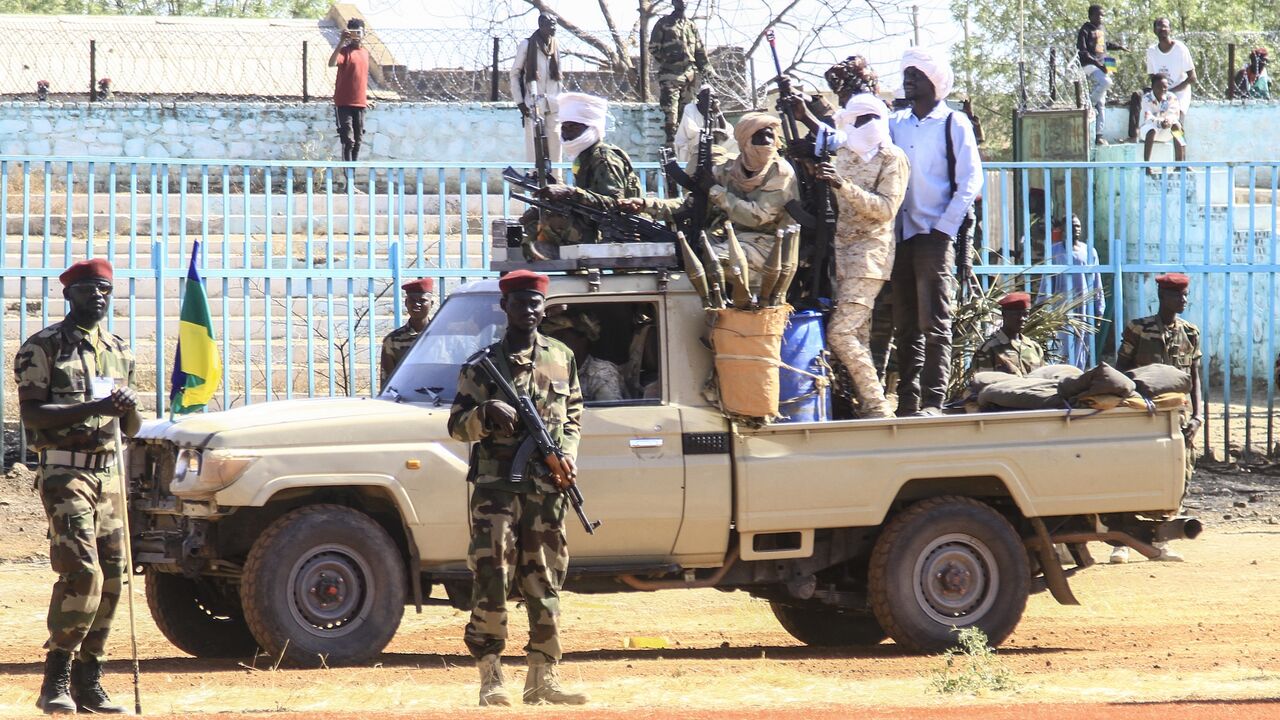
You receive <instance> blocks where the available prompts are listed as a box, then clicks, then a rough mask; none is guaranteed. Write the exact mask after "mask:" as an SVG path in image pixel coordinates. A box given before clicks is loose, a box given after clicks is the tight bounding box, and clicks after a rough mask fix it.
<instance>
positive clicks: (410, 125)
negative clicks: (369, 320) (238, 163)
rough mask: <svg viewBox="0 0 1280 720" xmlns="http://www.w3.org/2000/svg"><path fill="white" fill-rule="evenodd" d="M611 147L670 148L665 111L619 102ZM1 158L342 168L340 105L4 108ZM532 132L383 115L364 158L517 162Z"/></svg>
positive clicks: (393, 108) (477, 112) (417, 113)
mask: <svg viewBox="0 0 1280 720" xmlns="http://www.w3.org/2000/svg"><path fill="white" fill-rule="evenodd" d="M610 114H611V115H612V118H611V121H610V124H609V126H608V140H609V141H610V142H612V143H614V144H617V145H620V146H621V147H622V148H623V149H625V150H626V151H627V152H628V153H630V154H631V157H632V159H633V160H635V161H637V162H638V161H643V160H654V159H656V157H657V148H658V146H659V145H660V144H661V143H662V139H663V137H662V113H661V111H660V110H658V108H657V106H656V105H653V104H648V105H642V104H639V103H614V104H612V105H611V106H610ZM0 154H3V155H50V154H53V155H62V156H67V155H75V156H78V155H95V156H102V157H121V156H122V157H137V158H148V159H151V158H199V159H210V160H337V159H340V158H341V152H340V146H339V144H338V138H337V134H336V132H335V129H334V110H333V105H331V104H329V103H324V102H317V103H306V104H304V103H221V102H218V103H176V104H175V103H120V102H106V103H87V102H78V103H60V102H48V103H38V102H5V103H0ZM523 156H524V130H523V129H522V127H521V125H520V115H519V113H518V112H517V111H516V109H515V106H514V105H512V104H510V103H483V104H482V103H471V104H455V103H395V104H385V105H379V106H376V107H374V108H373V109H371V110H370V111H369V114H368V119H367V122H366V126H365V138H364V150H363V151H362V152H361V156H360V159H361V160H403V161H441V162H462V161H466V162H514V161H519V160H522V159H523Z"/></svg>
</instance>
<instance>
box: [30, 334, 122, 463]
mask: <svg viewBox="0 0 1280 720" xmlns="http://www.w3.org/2000/svg"><path fill="white" fill-rule="evenodd" d="M13 374H14V377H15V378H16V380H17V385H18V400H19V401H21V402H26V401H28V400H39V401H40V402H41V403H47V404H53V405H77V404H79V403H85V402H91V401H93V400H94V399H95V398H94V396H93V390H94V388H93V381H94V378H95V377H103V378H110V379H111V380H113V381H114V382H113V384H114V385H116V386H124V385H127V386H130V387H132V386H133V352H132V351H131V350H129V346H128V345H126V344H125V342H124V340H122V339H121V338H120V337H119V336H117V335H112V334H111V333H109V332H107V331H106V328H105V327H104V326H101V325H99V326H98V327H97V328H96V329H95V332H94V334H93V335H89V334H87V333H85V331H84V330H81V329H80V328H78V327H76V326H75V325H73V324H72V323H71V322H70V321H67V320H63V321H62V322H58V323H54V324H52V325H50V326H49V327H47V328H45V329H43V330H41V331H40V332H38V333H36V334H35V335H32V336H31V337H29V338H27V341H26V342H24V343H23V344H22V347H20V348H18V355H17V357H15V358H14V363H13ZM115 421H116V419H115V418H112V417H109V416H104V415H94V416H92V417H89V418H86V419H85V420H83V421H82V422H79V423H76V424H74V425H68V426H67V427H62V428H54V429H50V430H34V431H32V432H31V449H32V450H36V451H39V450H75V451H77V452H111V451H114V450H115V449H116V447H115V439H114V438H115V425H114V423H115Z"/></svg>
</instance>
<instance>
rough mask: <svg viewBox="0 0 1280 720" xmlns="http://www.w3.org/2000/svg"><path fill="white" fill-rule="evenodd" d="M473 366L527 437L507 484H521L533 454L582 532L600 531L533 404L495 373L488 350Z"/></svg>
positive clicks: (598, 522)
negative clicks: (566, 499) (561, 492)
mask: <svg viewBox="0 0 1280 720" xmlns="http://www.w3.org/2000/svg"><path fill="white" fill-rule="evenodd" d="M467 362H468V363H469V364H474V365H475V366H476V367H478V368H479V369H480V371H481V372H483V373H484V374H485V375H486V376H487V377H488V378H489V380H490V381H491V382H492V383H493V384H494V385H497V386H498V390H499V391H500V392H501V393H502V394H503V396H504V397H505V398H506V401H507V402H508V403H510V404H511V406H512V407H514V408H515V409H516V413H517V414H518V415H519V416H520V424H521V425H523V426H524V430H525V432H526V433H527V434H528V436H527V437H525V439H524V442H522V443H520V447H519V448H517V449H516V454H515V456H514V457H513V458H512V459H511V475H510V477H509V478H508V479H509V480H510V481H511V482H520V481H522V480H524V471H525V468H526V467H528V464H529V462H530V461H531V460H532V459H533V457H534V453H535V452H536V453H538V457H539V458H540V459H541V461H542V463H543V464H545V465H546V467H547V470H549V471H550V472H551V476H552V477H553V478H555V481H556V485H557V486H558V487H560V488H561V489H563V490H564V492H565V494H566V495H568V496H569V504H570V505H572V506H573V511H574V512H575V513H577V515H578V520H580V521H581V522H582V529H583V530H586V531H587V534H588V535H595V534H596V528H598V527H600V521H599V520H590V519H588V518H587V511H586V510H585V509H584V508H583V505H584V503H585V501H584V500H583V498H582V490H580V489H578V486H577V484H576V483H574V482H573V478H572V477H570V475H569V471H568V468H567V467H566V466H565V456H564V450H562V449H560V446H559V445H557V444H556V441H555V440H553V439H551V433H550V432H548V431H547V426H546V424H545V423H543V422H542V416H541V415H539V414H538V409H537V408H536V407H534V405H533V400H532V399H531V398H530V397H529V396H528V395H520V394H519V393H517V392H516V389H515V388H514V387H512V386H511V383H509V382H507V379H506V378H504V377H503V376H502V373H500V372H498V368H497V367H496V366H495V365H494V364H493V360H491V359H490V358H489V351H488V349H485V350H481V351H480V352H478V353H476V354H475V355H473V356H472V357H471V359H470V360H468V361H467Z"/></svg>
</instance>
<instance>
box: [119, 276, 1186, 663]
mask: <svg viewBox="0 0 1280 720" xmlns="http://www.w3.org/2000/svg"><path fill="white" fill-rule="evenodd" d="M549 302H551V303H564V304H568V305H570V306H589V309H590V310H591V312H592V313H594V314H595V316H596V317H597V318H598V319H600V320H601V321H602V322H601V324H602V327H603V332H602V335H601V337H600V339H599V341H598V342H597V344H596V346H593V348H592V350H591V352H592V354H594V355H596V356H599V357H602V358H604V359H608V360H613V361H615V362H619V363H621V362H624V361H626V360H627V359H628V358H636V359H637V360H635V361H633V363H632V366H631V370H632V373H631V375H632V377H633V378H639V379H640V381H641V384H643V385H644V387H645V389H646V391H645V392H643V393H641V392H640V390H639V387H637V388H635V389H634V393H633V394H634V395H635V396H637V397H642V398H643V399H635V400H622V401H611V402H596V401H592V400H591V399H590V398H588V402H587V407H586V411H585V413H584V419H583V439H582V444H581V448H580V455H579V457H578V466H579V468H580V473H581V474H580V484H581V487H582V490H583V493H584V494H585V496H586V500H587V508H588V510H589V512H590V514H591V516H592V517H593V518H596V519H599V520H601V521H603V526H602V527H601V528H600V529H599V530H597V531H596V533H595V535H593V536H588V535H586V534H585V533H584V532H583V531H582V529H581V528H580V527H579V526H578V524H577V523H576V522H574V521H573V518H572V516H570V518H569V523H570V526H569V534H570V542H569V545H570V548H571V555H572V563H571V567H570V569H569V579H568V583H567V588H568V589H570V590H573V591H576V592H596V593H600V592H636V591H640V592H643V591H655V590H668V589H682V588H709V587H714V588H718V589H721V590H742V591H745V592H747V593H750V594H751V595H753V596H755V597H758V598H763V599H765V600H767V601H769V602H770V604H771V606H772V608H773V612H774V613H775V614H776V615H777V617H778V620H779V621H780V622H781V623H782V625H783V627H784V628H786V630H787V631H788V632H790V633H791V634H792V635H794V636H795V637H796V638H798V639H799V640H801V641H803V642H805V643H808V644H811V645H855V644H866V643H878V642H881V641H882V640H884V639H885V638H886V637H889V638H892V639H893V640H894V641H895V642H897V643H898V644H899V645H902V646H903V647H905V648H907V649H909V650H911V651H917V652H932V651H937V650H939V649H941V648H945V647H947V646H949V645H950V644H951V643H952V642H953V640H954V638H955V635H954V632H953V629H954V628H956V627H964V626H970V625H976V626H978V627H980V628H982V629H983V630H984V631H985V632H986V633H987V636H988V637H989V638H990V640H991V642H992V643H1000V642H1001V641H1003V640H1004V639H1005V638H1006V637H1008V635H1009V634H1010V633H1011V632H1012V631H1013V629H1014V628H1015V627H1016V626H1017V624H1018V621H1019V619H1020V618H1021V616H1022V612H1023V608H1024V607H1025V605H1026V601H1027V596H1028V594H1029V593H1030V592H1033V591H1036V590H1044V589H1048V590H1050V591H1051V592H1052V593H1053V594H1054V596H1055V597H1057V598H1058V600H1059V601H1061V602H1074V599H1073V598H1072V597H1071V590H1070V589H1069V587H1068V585H1067V576H1068V575H1069V574H1070V573H1071V572H1073V571H1074V570H1076V569H1079V568H1080V567H1087V566H1088V565H1089V564H1091V562H1092V561H1091V560H1090V559H1089V557H1088V552H1087V550H1085V545H1084V544H1085V543H1086V542H1088V541H1094V540H1104V541H1111V542H1113V543H1120V544H1127V545H1130V546H1131V547H1133V548H1135V549H1136V550H1137V551H1139V552H1141V553H1143V554H1146V555H1148V556H1152V555H1154V554H1155V551H1154V550H1153V549H1152V548H1151V546H1150V543H1151V542H1153V541H1156V540H1162V539H1177V538H1183V537H1194V536H1195V535H1196V534H1197V533H1198V532H1199V530H1200V525H1199V523H1198V522H1197V521H1196V520H1194V519H1190V518H1179V517H1175V515H1176V513H1177V511H1178V507H1179V501H1180V499H1181V498H1182V494H1183V483H1184V481H1183V457H1184V456H1183V453H1184V449H1183V444H1182V440H1181V433H1180V432H1179V428H1178V417H1177V414H1176V413H1175V412H1169V411H1164V412H1156V413H1154V414H1148V413H1146V412H1141V411H1135V410H1128V409H1117V410H1111V411H1107V412H1101V413H1095V414H1090V413H1088V412H1077V413H1075V414H1070V413H1067V412H1066V411H1057V410H1046V411H1034V412H1017V413H991V414H979V415H958V416H943V417H930V418H906V419H890V420H850V421H834V422H820V423H817V422H815V423H797V424H777V425H771V426H766V427H764V428H760V429H750V428H744V427H735V426H732V425H730V424H729V423H728V422H727V421H726V420H725V419H724V418H723V417H722V416H721V414H720V413H719V412H718V411H717V410H716V409H715V408H714V407H712V406H711V405H709V404H708V402H707V400H706V399H705V398H704V396H703V393H702V388H703V385H704V383H705V381H706V379H707V376H708V370H709V364H710V353H709V352H708V351H707V350H706V349H705V348H704V346H703V345H702V344H701V343H700V337H701V336H702V335H703V333H704V330H705V327H704V314H703V311H702V309H701V305H700V302H699V300H698V298H697V297H696V295H695V294H694V293H693V290H692V288H691V286H690V285H689V283H688V282H687V280H685V279H684V278H683V276H681V275H678V274H672V275H669V276H668V275H666V274H660V273H630V274H617V275H609V274H606V275H604V276H602V277H601V276H596V275H568V276H559V277H555V278H553V282H552V285H551V298H550V301H549ZM503 322H504V318H503V315H502V314H501V312H500V311H499V309H498V288H497V282H496V281H481V282H475V283H471V284H469V285H466V286H464V287H462V288H460V289H459V290H457V291H455V292H454V293H453V294H451V295H450V296H449V298H448V300H447V301H446V302H445V303H444V304H443V306H442V307H441V308H440V311H439V313H438V314H437V315H436V316H435V318H434V319H433V320H432V322H431V324H430V326H429V327H428V329H427V331H426V332H425V333H424V334H423V336H422V338H421V339H420V340H419V341H418V343H417V345H415V346H414V348H413V349H412V350H411V351H410V353H409V355H408V356H407V357H406V358H405V360H404V361H403V362H402V363H401V365H400V367H399V368H397V369H396V371H395V373H394V374H393V376H392V377H391V378H390V381H389V383H388V387H387V389H386V390H385V391H384V392H383V394H382V396H381V397H379V398H340V399H311V400H296V401H282V402H272V403H268V404H264V405H253V406H249V407H243V408H237V409H233V410H229V411H225V412H218V413H209V414H205V415H194V416H189V417H186V418H182V419H180V420H178V421H176V422H169V421H155V422H152V423H150V424H148V425H147V426H146V427H145V428H144V430H143V431H142V432H141V433H140V435H139V436H138V437H137V438H136V439H135V440H134V441H133V442H132V445H131V451H130V454H129V473H130V483H131V496H132V509H131V517H132V521H133V549H134V557H135V560H136V565H140V566H142V567H143V568H145V573H146V583H147V599H148V602H149V604H150V607H151V611H152V614H153V616H154V617H155V620H156V622H157V624H158V625H159V627H160V629H161V630H162V631H163V632H164V633H165V635H166V636H167V637H168V638H169V639H170V640H171V641H172V642H173V643H174V644H175V645H176V646H177V647H179V648H180V649H182V650H184V651H186V652H188V653H191V654H193V655H197V656H238V657H245V656H247V655H248V654H250V653H252V652H253V651H254V648H261V649H262V650H264V651H265V652H268V653H270V654H271V655H272V656H281V655H283V659H284V661H285V662H287V663H292V664H297V665H315V664H319V663H320V662H322V659H323V662H326V663H328V664H329V665H333V664H336V663H358V662H362V661H366V660H368V659H370V658H371V657H373V656H375V655H377V654H378V653H379V652H380V651H381V650H382V649H383V648H384V647H385V646H386V645H387V643H388V642H389V641H390V640H391V638H392V636H393V635H394V634H395V632H396V629H397V628H398V626H399V624H400V619H401V616H402V615H403V612H404V608H405V607H406V606H407V605H416V606H418V607H419V609H421V606H423V605H428V606H429V605H433V604H446V603H447V604H452V605H453V606H455V607H464V606H465V605H466V603H467V602H468V597H469V584H470V573H469V571H468V570H467V564H466V555H467V541H468V529H467V517H468V513H467V496H468V492H469V486H468V484H467V483H466V482H465V479H464V478H465V476H466V472H467V456H468V448H467V447H466V446H465V445H463V444H462V443H458V442H456V441H454V440H452V439H450V438H449V434H448V432H447V431H446V429H445V421H446V419H447V417H448V413H449V405H450V402H451V401H452V398H453V394H454V388H455V384H456V381H457V373H458V366H459V364H460V363H461V362H462V361H463V360H464V359H465V358H466V357H467V356H469V355H470V354H471V353H472V352H473V351H474V350H476V349H477V348H478V347H480V346H482V345H484V344H487V343H490V342H492V341H493V340H495V339H496V338H498V337H500V336H501V333H502V327H503ZM636 348H638V349H639V350H640V351H639V352H637V351H636ZM1053 544H1062V545H1066V546H1067V547H1070V548H1071V549H1072V550H1073V552H1074V553H1075V555H1076V563H1075V565H1076V567H1072V568H1068V569H1065V570H1064V568H1063V564H1062V563H1060V562H1059V560H1058V557H1057V555H1056V554H1055V553H1054V552H1053V547H1052V545H1053ZM1067 564H1068V565H1070V563H1067ZM730 631H731V630H730ZM459 643H461V628H459Z"/></svg>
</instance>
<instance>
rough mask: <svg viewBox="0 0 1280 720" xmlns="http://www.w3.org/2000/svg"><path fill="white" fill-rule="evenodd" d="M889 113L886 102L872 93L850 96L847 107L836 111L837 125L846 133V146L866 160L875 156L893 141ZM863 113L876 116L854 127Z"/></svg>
mask: <svg viewBox="0 0 1280 720" xmlns="http://www.w3.org/2000/svg"><path fill="white" fill-rule="evenodd" d="M887 113H888V110H887V109H886V108H885V104H884V102H883V101H882V100H880V98H878V97H875V96H874V95H871V94H870V93H860V94H858V95H854V96H853V97H851V98H849V102H848V103H846V104H845V109H844V110H842V111H840V112H839V113H836V117H835V121H836V127H837V128H839V129H840V130H842V131H844V134H845V141H844V146H845V147H846V148H848V149H849V150H850V151H851V152H853V153H854V154H856V155H857V156H858V157H860V158H862V160H863V161H864V162H866V161H869V160H871V159H872V158H874V157H875V156H876V154H877V153H879V152H880V148H881V146H883V145H885V144H888V143H889V142H891V141H890V140H889V118H888V116H887ZM863 115H875V116H876V117H875V119H874V120H872V121H870V122H868V123H866V124H865V125H863V126H862V127H854V125H853V124H854V122H855V121H857V119H858V118H860V117H862V116H863Z"/></svg>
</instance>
